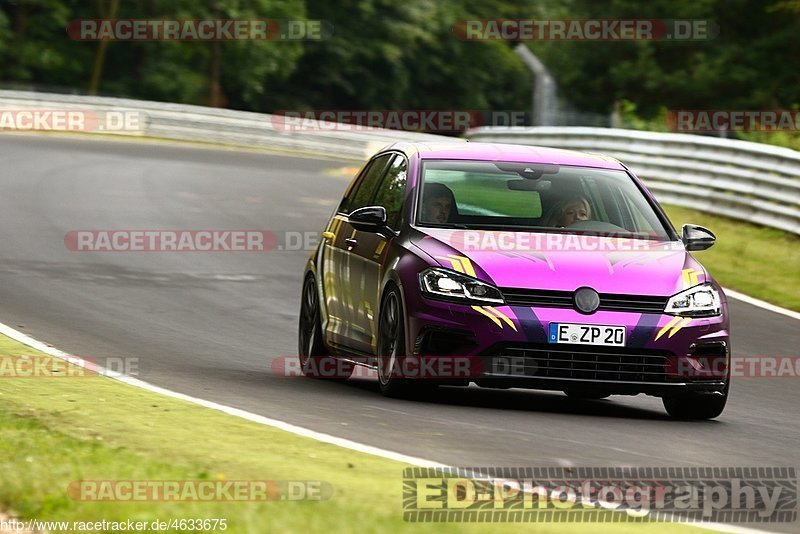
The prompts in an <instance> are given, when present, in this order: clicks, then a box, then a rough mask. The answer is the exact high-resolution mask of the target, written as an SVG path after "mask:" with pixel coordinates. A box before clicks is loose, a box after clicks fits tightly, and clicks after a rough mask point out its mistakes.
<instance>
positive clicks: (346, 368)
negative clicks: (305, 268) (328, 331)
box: [297, 274, 354, 380]
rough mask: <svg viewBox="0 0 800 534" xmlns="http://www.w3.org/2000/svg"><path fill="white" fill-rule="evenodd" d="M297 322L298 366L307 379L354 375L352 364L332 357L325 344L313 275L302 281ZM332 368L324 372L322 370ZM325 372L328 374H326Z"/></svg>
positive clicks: (330, 378) (345, 378) (331, 378)
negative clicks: (328, 371) (298, 322)
mask: <svg viewBox="0 0 800 534" xmlns="http://www.w3.org/2000/svg"><path fill="white" fill-rule="evenodd" d="M300 298H301V301H300V324H299V326H298V333H297V334H298V335H297V345H298V351H297V354H298V357H299V360H300V369H302V371H303V374H304V375H305V376H307V377H309V378H326V379H329V380H347V379H348V378H350V375H351V374H353V368H354V366H353V364H351V363H349V362H345V361H344V360H342V359H339V358H336V357H335V356H332V355H331V354H330V352H329V351H328V348H327V347H326V346H325V341H324V340H323V338H322V326H321V325H320V310H319V293H318V292H317V283H316V281H315V279H314V276H313V275H312V274H309V275H308V276H306V279H305V281H304V282H303V293H302V296H301V297H300ZM324 369H329V370H333V371H332V372H330V373H323V372H321V370H324ZM326 375H327V376H326Z"/></svg>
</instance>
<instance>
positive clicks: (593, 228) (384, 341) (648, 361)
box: [299, 142, 730, 419]
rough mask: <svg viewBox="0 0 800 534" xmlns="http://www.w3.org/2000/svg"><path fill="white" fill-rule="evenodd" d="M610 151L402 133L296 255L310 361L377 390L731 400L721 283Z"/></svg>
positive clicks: (698, 243) (696, 246)
mask: <svg viewBox="0 0 800 534" xmlns="http://www.w3.org/2000/svg"><path fill="white" fill-rule="evenodd" d="M714 240H715V237H714V235H713V234H712V233H711V232H710V231H708V230H706V229H705V228H702V227H699V226H694V225H684V226H683V229H682V235H678V234H677V232H676V231H675V229H674V228H673V227H672V225H671V224H670V222H669V220H668V219H667V217H666V215H665V214H664V212H663V210H662V209H661V208H660V206H659V205H658V203H657V202H656V200H655V198H653V195H652V194H650V192H648V191H647V189H646V188H645V187H644V185H643V184H642V182H641V181H640V180H639V179H638V178H636V176H634V175H633V173H632V172H631V171H630V170H629V169H628V168H627V167H625V165H623V164H622V163H620V162H619V161H617V160H616V159H613V158H610V157H607V156H601V155H594V154H586V153H580V152H571V151H565V150H557V149H552V148H542V147H533V146H521V145H502V144H485V143H456V142H446V143H398V144H394V145H391V146H389V147H386V148H384V149H383V150H381V151H380V152H378V153H377V154H376V155H375V156H373V157H372V159H370V161H369V162H368V163H367V164H366V165H365V166H364V167H363V169H361V171H360V172H359V173H358V175H357V176H356V178H355V179H354V180H353V182H352V183H351V184H350V186H349V187H348V188H347V191H346V192H345V194H344V197H343V198H342V200H341V202H340V204H339V205H338V207H337V208H336V210H335V213H334V214H333V216H332V217H331V219H330V221H329V222H328V225H327V227H326V228H325V231H324V232H323V233H322V239H321V240H320V244H319V246H318V247H317V249H316V250H315V251H314V252H313V254H312V256H311V258H310V259H309V261H308V264H307V265H306V268H305V270H304V282H303V294H302V299H301V310H300V325H299V354H300V363H301V365H302V367H303V370H304V372H305V373H306V374H307V375H308V376H317V377H318V376H322V375H323V373H320V369H323V368H327V369H329V370H330V369H335V372H334V374H333V375H331V374H330V373H329V374H327V376H335V377H336V378H347V377H349V376H350V375H351V373H352V372H353V369H354V368H355V367H356V366H366V367H368V368H372V369H375V370H376V371H377V375H378V382H379V386H380V390H381V392H382V393H384V394H385V395H388V396H410V395H413V394H415V393H418V392H421V391H425V390H429V389H430V388H431V387H435V386H439V385H456V386H467V385H469V384H470V383H475V384H477V385H478V386H482V387H494V388H509V387H521V388H533V389H547V390H559V391H564V392H565V393H566V394H567V395H569V396H573V397H579V398H586V399H601V398H605V397H607V396H609V395H637V394H639V393H645V394H648V395H654V396H658V397H662V398H663V403H664V407H665V408H666V410H667V412H668V413H669V414H670V415H671V416H673V417H676V418H681V419H708V418H713V417H717V416H718V415H720V414H721V413H722V411H723V409H724V407H725V403H726V400H727V397H728V390H729V382H730V372H729V359H730V337H729V330H728V328H729V327H728V312H727V302H726V299H725V295H724V294H723V292H722V289H721V288H720V286H719V285H718V284H717V283H716V282H715V281H714V279H713V278H711V276H710V275H709V273H708V272H707V271H706V270H705V269H704V268H703V266H702V265H700V263H698V262H697V260H695V259H694V258H693V257H692V255H691V254H690V253H689V251H693V250H703V249H706V248H708V247H710V246H711V245H713V244H714Z"/></svg>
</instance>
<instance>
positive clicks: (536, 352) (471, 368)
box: [408, 299, 730, 396]
mask: <svg viewBox="0 0 800 534" xmlns="http://www.w3.org/2000/svg"><path fill="white" fill-rule="evenodd" d="M418 304H421V305H418V306H410V307H409V309H410V313H409V317H408V329H409V343H410V345H409V347H413V349H412V350H411V351H409V352H410V353H411V354H409V358H411V359H418V360H419V362H420V364H419V368H423V367H424V364H425V362H426V361H428V360H431V359H434V360H441V359H445V360H446V359H455V360H461V362H460V365H455V366H454V365H448V366H441V369H451V370H452V369H457V370H460V374H459V375H458V376H446V373H439V374H436V373H433V374H432V376H431V377H430V378H436V379H438V380H440V381H441V382H443V383H455V384H464V383H468V382H475V383H477V384H478V385H481V386H486V387H499V388H506V387H521V388H532V389H547V390H566V389H589V390H599V391H603V392H607V393H611V394H627V395H636V394H639V393H646V394H650V395H656V396H669V395H677V394H683V393H686V392H687V391H694V392H698V393H709V394H716V393H721V392H724V391H725V390H726V388H727V381H728V372H727V370H728V366H729V364H730V344H729V334H728V321H727V318H726V310H724V309H723V314H722V315H721V316H718V317H708V318H683V317H676V316H672V315H666V314H662V313H637V312H626V311H598V312H596V313H594V314H592V315H583V314H581V313H578V312H577V311H575V310H572V309H564V308H545V307H541V308H537V307H527V306H496V307H494V306H468V305H462V304H451V303H446V302H438V301H432V300H429V299H421V302H420V303H418ZM552 322H557V323H577V324H586V325H620V326H624V327H625V330H626V344H625V346H624V347H614V348H611V347H598V346H587V345H577V344H554V343H549V342H548V337H547V332H548V331H549V326H550V323H552ZM428 368H429V369H430V368H435V367H433V366H430V365H429V366H428Z"/></svg>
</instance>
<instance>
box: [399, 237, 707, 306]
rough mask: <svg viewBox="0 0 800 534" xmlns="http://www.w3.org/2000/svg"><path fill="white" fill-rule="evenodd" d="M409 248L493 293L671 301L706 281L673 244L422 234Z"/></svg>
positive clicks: (678, 245) (699, 267) (702, 271)
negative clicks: (581, 293) (583, 293)
mask: <svg viewBox="0 0 800 534" xmlns="http://www.w3.org/2000/svg"><path fill="white" fill-rule="evenodd" d="M418 230H420V229H418ZM412 243H413V244H414V245H415V246H417V247H418V248H420V249H422V250H423V251H424V252H426V253H427V254H428V255H429V256H430V257H431V258H432V259H433V261H435V262H436V263H437V264H438V265H440V266H442V267H446V268H449V269H454V270H456V271H460V272H465V273H467V274H470V275H472V276H475V277H477V278H479V279H481V280H484V281H486V282H489V283H492V284H494V285H496V286H498V287H514V288H535V289H545V290H560V291H574V290H575V289H577V288H579V287H582V286H589V287H592V288H594V289H595V290H596V291H597V292H599V293H618V294H630V295H658V296H670V295H674V294H675V293H677V292H679V291H681V290H683V289H685V288H687V287H691V286H694V285H697V284H699V283H703V282H706V281H710V278H709V277H708V274H707V272H706V271H705V269H704V268H703V267H702V265H700V263H698V262H697V261H696V260H695V259H694V258H693V257H692V256H691V255H690V254H689V253H688V252H686V250H685V248H684V247H683V244H682V243H681V242H679V241H678V242H676V241H672V242H659V241H650V240H643V239H628V238H615V237H600V236H588V235H584V236H580V235H575V234H545V233H528V232H507V231H504V232H501V231H483V230H450V229H440V228H425V229H424V231H422V230H420V231H419V232H418V233H415V235H414V237H412Z"/></svg>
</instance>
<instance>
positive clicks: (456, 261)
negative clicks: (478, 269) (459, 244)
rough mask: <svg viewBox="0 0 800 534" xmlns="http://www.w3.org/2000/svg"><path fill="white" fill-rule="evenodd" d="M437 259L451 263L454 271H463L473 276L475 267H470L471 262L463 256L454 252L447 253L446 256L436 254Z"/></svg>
mask: <svg viewBox="0 0 800 534" xmlns="http://www.w3.org/2000/svg"><path fill="white" fill-rule="evenodd" d="M436 259H438V260H444V261H446V262H449V263H450V265H452V267H453V270H454V271H458V272H459V273H464V274H467V275H469V276H472V277H473V278H474V277H475V268H474V267H472V262H471V261H470V259H469V258H467V257H465V256H456V255H455V254H449V255H447V256H436Z"/></svg>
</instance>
